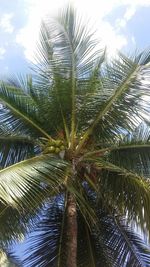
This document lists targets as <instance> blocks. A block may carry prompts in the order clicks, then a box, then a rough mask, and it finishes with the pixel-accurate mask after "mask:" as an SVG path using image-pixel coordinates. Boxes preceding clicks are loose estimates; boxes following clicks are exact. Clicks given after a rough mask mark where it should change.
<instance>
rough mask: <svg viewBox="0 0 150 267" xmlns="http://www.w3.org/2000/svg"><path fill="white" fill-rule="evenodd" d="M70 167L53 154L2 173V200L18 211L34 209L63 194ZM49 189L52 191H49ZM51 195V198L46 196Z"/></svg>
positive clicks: (0, 190)
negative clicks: (52, 196) (45, 193)
mask: <svg viewBox="0 0 150 267" xmlns="http://www.w3.org/2000/svg"><path fill="white" fill-rule="evenodd" d="M67 166H68V164H67V163H66V162H63V161H62V160H60V159H58V158H54V157H52V156H50V155H45V156H43V155H42V156H37V157H33V158H30V159H27V160H24V161H21V162H19V163H16V164H14V165H12V166H9V167H7V168H5V169H3V170H1V171H0V199H1V201H3V202H4V203H7V204H8V205H10V206H13V207H15V208H17V207H19V206H20V207H25V206H26V207H30V206H31V207H32V206H33V205H35V204H36V201H37V199H39V202H40V201H42V200H43V199H44V192H45V191H47V190H48V192H49V194H51V193H53V194H54V192H58V191H59V187H60V186H61V184H63V182H64V176H65V172H66V168H67ZM47 186H48V188H47ZM46 196H47V195H46Z"/></svg>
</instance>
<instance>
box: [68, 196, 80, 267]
mask: <svg viewBox="0 0 150 267" xmlns="http://www.w3.org/2000/svg"><path fill="white" fill-rule="evenodd" d="M66 267H77V209H76V202H75V199H74V196H73V195H72V194H69V195H68V203H67V262H66Z"/></svg>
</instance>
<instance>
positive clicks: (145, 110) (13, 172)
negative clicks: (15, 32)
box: [0, 7, 150, 267]
mask: <svg viewBox="0 0 150 267" xmlns="http://www.w3.org/2000/svg"><path fill="white" fill-rule="evenodd" d="M93 39H94V38H93V35H92V34H91V32H90V31H88V30H87V27H86V26H84V25H83V23H82V21H81V20H80V19H79V17H77V16H76V13H75V11H74V10H73V9H72V8H71V7H68V8H66V9H65V10H63V11H62V12H61V13H60V14H59V16H58V17H57V18H55V19H54V20H52V21H48V22H46V23H43V24H42V27H41V36H40V44H39V47H38V53H37V62H38V64H36V66H34V71H35V72H34V74H33V75H32V76H26V77H23V76H20V77H19V78H10V79H8V80H7V81H5V82H1V86H0V100H1V103H2V104H1V109H0V121H1V124H0V140H1V142H0V151H1V168H2V169H1V170H0V199H1V203H0V204H1V205H0V235H1V238H0V240H1V247H2V248H3V247H5V246H7V245H8V244H10V243H11V242H12V240H20V238H22V236H24V235H25V233H26V232H28V231H30V229H31V230H32V229H33V228H34V231H35V232H34V234H31V236H30V238H29V243H28V253H27V254H26V255H27V256H26V259H25V261H24V263H23V264H25V266H30V267H37V266H41V267H48V266H52V267H53V266H54V267H56V266H57V267H63V266H64V267H81V266H82V267H85V266H86V267H88V266H89V267H104V266H105V267H107V266H123V267H125V266H126V267H127V266H136V267H141V266H142V267H143V266H149V265H150V250H149V247H148V245H146V242H145V241H144V240H143V239H142V238H140V237H139V235H138V234H137V233H135V229H136V227H139V228H140V230H141V231H142V233H143V235H145V236H146V235H147V240H148V237H149V233H150V216H149V214H150V182H149V178H148V177H149V174H150V168H149V163H150V142H149V138H150V130H149V128H148V126H149V123H150V119H149V110H150V109H149V108H150V105H149V99H150V98H149V97H150V82H149V73H150V65H149V51H145V52H142V53H140V54H139V55H136V56H133V57H128V56H125V55H123V54H122V53H118V55H117V57H116V59H113V60H112V61H110V60H109V61H107V58H106V51H103V50H99V49H98V48H96V47H97V41H95V40H93Z"/></svg>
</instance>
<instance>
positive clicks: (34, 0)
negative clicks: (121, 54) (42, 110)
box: [0, 0, 150, 76]
mask: <svg viewBox="0 0 150 267" xmlns="http://www.w3.org/2000/svg"><path fill="white" fill-rule="evenodd" d="M67 2H68V1H65V0H55V1H53V0H0V37H1V38H0V75H1V76H4V75H6V76H9V75H10V74H11V75H12V74H14V73H17V74H19V73H26V72H30V69H29V68H28V67H29V66H30V63H31V62H35V57H34V55H35V51H36V43H37V40H38V30H39V27H40V22H41V19H43V18H45V17H46V16H47V15H48V14H49V16H52V15H53V14H54V13H56V11H57V10H58V9H59V8H61V7H62V6H64V5H65V4H66V3H67ZM69 2H72V3H73V4H74V6H75V7H76V8H77V10H78V12H79V13H80V14H81V15H82V16H83V17H84V18H86V19H87V17H88V18H90V22H89V26H90V27H94V28H96V29H97V38H99V39H101V40H102V41H101V45H106V46H107V47H108V54H109V56H114V55H115V54H116V50H117V49H119V50H123V51H126V52H128V53H131V52H132V51H134V50H135V49H140V50H141V49H144V48H146V47H148V46H149V45H150V35H149V25H150V0H142V1H141V0H132V1H129V0H105V1H100V0H92V1H90V0H89V1H86V0H80V1H79V0H70V1H69Z"/></svg>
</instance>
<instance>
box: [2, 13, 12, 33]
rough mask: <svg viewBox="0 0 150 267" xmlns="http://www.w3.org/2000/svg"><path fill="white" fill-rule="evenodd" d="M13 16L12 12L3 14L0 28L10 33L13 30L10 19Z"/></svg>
mask: <svg viewBox="0 0 150 267" xmlns="http://www.w3.org/2000/svg"><path fill="white" fill-rule="evenodd" d="M13 16H14V14H13V13H8V14H3V15H2V17H1V19H0V29H2V30H3V31H4V32H7V33H12V32H13V31H14V27H13V25H12V24H11V19H12V18H13Z"/></svg>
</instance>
